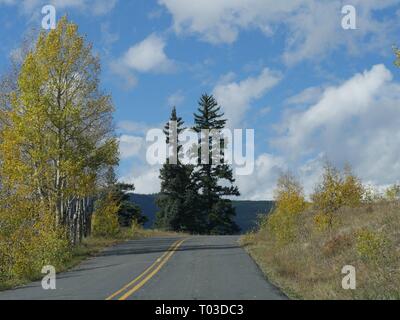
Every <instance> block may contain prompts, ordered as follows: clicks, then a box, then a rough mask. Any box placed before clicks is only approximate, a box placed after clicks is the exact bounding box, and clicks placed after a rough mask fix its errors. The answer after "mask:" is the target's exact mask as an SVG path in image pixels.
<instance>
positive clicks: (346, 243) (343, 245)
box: [241, 202, 400, 299]
mask: <svg viewBox="0 0 400 320" xmlns="http://www.w3.org/2000/svg"><path fill="white" fill-rule="evenodd" d="M337 216H338V225H337V226H336V227H335V228H334V229H333V230H329V231H318V230H315V223H314V220H313V218H314V217H315V212H313V211H312V210H308V211H306V212H304V213H303V214H301V215H300V216H299V219H298V220H297V222H296V225H297V226H296V229H297V230H298V231H297V234H296V239H295V240H294V241H292V242H290V243H286V244H278V243H277V242H276V241H275V240H274V239H273V237H272V236H271V234H270V233H269V232H268V228H261V229H260V230H258V231H256V232H253V233H249V234H247V235H245V236H243V237H242V239H241V244H242V245H243V246H244V247H245V249H246V250H247V251H248V252H249V253H250V255H251V256H252V257H253V259H254V260H255V261H256V262H257V264H258V265H259V266H260V268H261V269H262V270H263V272H264V273H265V275H266V277H267V278H268V279H269V281H271V282H272V283H273V284H275V285H277V286H278V287H280V288H281V289H282V290H283V291H284V292H285V293H286V294H287V295H288V296H289V297H290V298H293V299H400V204H399V203H398V202H381V203H373V204H368V205H363V206H361V207H360V208H343V209H341V210H340V211H339V212H337ZM345 265H351V266H354V267H355V269H356V284H357V287H356V289H355V290H344V289H343V288H342V279H343V277H344V276H345V274H342V272H341V271H342V268H343V267H344V266H345Z"/></svg>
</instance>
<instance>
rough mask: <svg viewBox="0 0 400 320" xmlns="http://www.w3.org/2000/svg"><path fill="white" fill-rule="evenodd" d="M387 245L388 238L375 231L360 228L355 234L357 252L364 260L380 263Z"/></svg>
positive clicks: (383, 258)
mask: <svg viewBox="0 0 400 320" xmlns="http://www.w3.org/2000/svg"><path fill="white" fill-rule="evenodd" d="M388 247H389V240H388V239H386V238H385V237H384V236H383V235H380V234H379V233H377V232H374V231H371V230H368V229H362V230H359V231H358V232H357V234H356V249H357V252H358V254H359V256H360V257H361V258H362V259H363V260H365V261H366V262H373V263H379V264H381V263H382V262H383V261H384V260H385V253H386V251H387V249H388Z"/></svg>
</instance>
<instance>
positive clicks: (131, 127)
mask: <svg viewBox="0 0 400 320" xmlns="http://www.w3.org/2000/svg"><path fill="white" fill-rule="evenodd" d="M117 127H118V129H119V130H122V131H124V132H128V133H137V134H139V133H140V134H145V133H146V132H147V131H148V130H150V129H153V128H154V127H152V126H150V125H149V124H147V123H144V122H135V121H129V120H124V121H120V122H118V125H117Z"/></svg>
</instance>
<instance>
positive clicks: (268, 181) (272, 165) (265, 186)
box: [236, 153, 287, 200]
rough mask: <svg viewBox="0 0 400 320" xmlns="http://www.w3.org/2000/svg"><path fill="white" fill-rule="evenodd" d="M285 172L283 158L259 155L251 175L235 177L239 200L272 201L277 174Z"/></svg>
mask: <svg viewBox="0 0 400 320" xmlns="http://www.w3.org/2000/svg"><path fill="white" fill-rule="evenodd" d="M286 170H287V167H286V164H285V161H284V159H283V158H281V157H279V156H275V155H272V154H268V153H264V154H261V155H260V156H258V157H257V159H256V160H255V163H254V172H253V174H251V175H247V176H237V177H236V183H237V185H238V187H239V190H240V193H241V198H242V199H246V200H266V199H272V198H273V191H274V189H275V183H276V180H277V178H278V176H279V174H280V173H281V172H283V171H286Z"/></svg>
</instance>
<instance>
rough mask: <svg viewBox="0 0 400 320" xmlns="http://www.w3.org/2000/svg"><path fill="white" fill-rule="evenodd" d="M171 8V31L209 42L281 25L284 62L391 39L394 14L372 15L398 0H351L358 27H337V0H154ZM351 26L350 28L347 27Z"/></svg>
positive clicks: (380, 44)
mask: <svg viewBox="0 0 400 320" xmlns="http://www.w3.org/2000/svg"><path fill="white" fill-rule="evenodd" d="M159 4H160V5H162V6H165V8H166V9H167V10H168V11H169V12H170V13H171V15H172V17H173V29H174V30H175V32H176V33H177V34H195V35H199V36H200V38H201V39H202V40H204V41H207V42H210V43H233V42H235V41H236V40H237V38H238V36H239V33H240V31H241V30H246V29H258V30H260V31H261V32H263V33H264V34H266V35H267V36H272V35H273V34H274V32H275V31H276V30H277V29H280V30H287V31H288V32H287V33H286V34H287V37H286V48H285V52H284V53H283V58H284V61H285V62H286V63H287V64H293V63H298V62H300V61H302V60H304V59H309V58H315V57H318V56H322V55H324V54H325V53H326V52H329V51H330V50H334V49H338V48H340V47H344V48H346V49H348V50H351V51H352V52H355V53H356V52H359V51H358V50H359V47H360V46H359V45H360V44H361V43H362V44H363V46H362V48H363V49H362V50H366V49H371V50H373V49H376V48H378V47H383V45H389V46H390V44H391V43H393V40H394V39H393V38H391V36H390V35H391V34H395V33H393V32H390V31H393V29H394V26H398V25H399V22H398V20H397V17H392V18H385V19H377V18H376V16H375V13H376V12H377V11H378V10H383V9H388V8H392V7H394V6H395V5H398V4H399V0H381V1H379V2H378V3H377V1H375V0H353V1H352V4H353V5H354V6H355V7H356V9H357V19H358V20H357V21H358V30H357V31H356V32H351V31H346V30H343V29H342V27H341V18H342V13H341V9H342V6H343V5H344V4H343V1H341V0H333V1H332V0H298V1H276V0H219V1H215V0H202V1H195V2H194V1H187V0H159ZM353 31H354V30H353Z"/></svg>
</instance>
